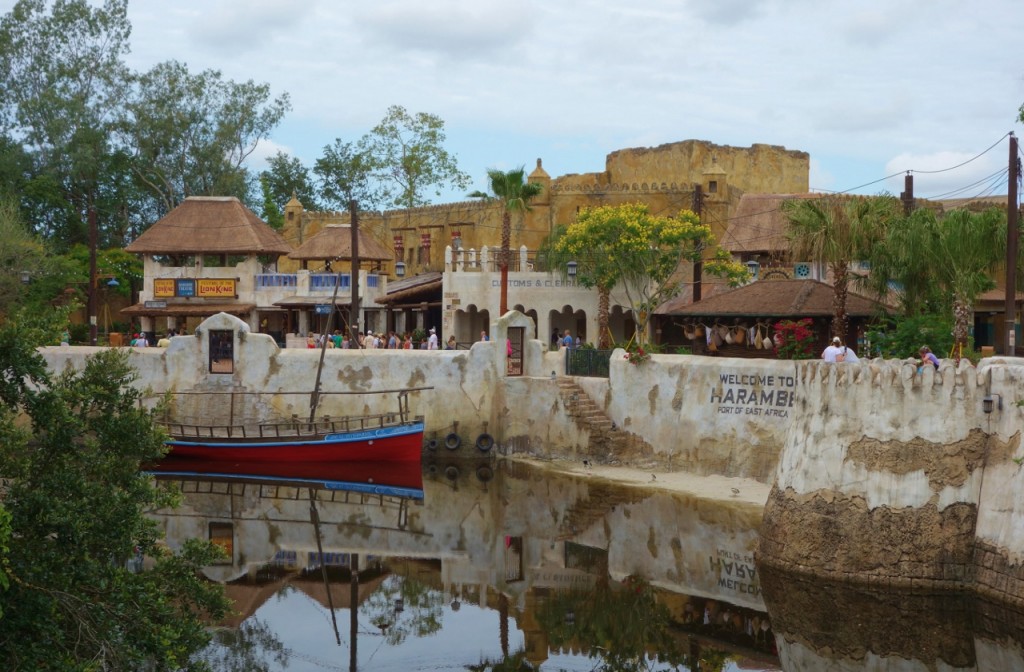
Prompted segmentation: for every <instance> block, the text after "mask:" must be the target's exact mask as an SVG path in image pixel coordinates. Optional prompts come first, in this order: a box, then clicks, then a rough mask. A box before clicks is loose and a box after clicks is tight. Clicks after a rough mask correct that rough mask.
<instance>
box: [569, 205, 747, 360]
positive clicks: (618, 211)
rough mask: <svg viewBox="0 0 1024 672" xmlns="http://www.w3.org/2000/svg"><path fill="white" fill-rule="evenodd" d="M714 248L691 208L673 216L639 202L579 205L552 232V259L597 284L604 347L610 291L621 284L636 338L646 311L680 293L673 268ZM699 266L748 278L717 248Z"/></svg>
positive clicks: (641, 337)
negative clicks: (570, 217) (573, 217)
mask: <svg viewBox="0 0 1024 672" xmlns="http://www.w3.org/2000/svg"><path fill="white" fill-rule="evenodd" d="M714 247H715V239H714V236H713V235H712V233H711V228H710V227H708V226H706V225H704V224H701V223H700V217H698V216H697V214H696V213H694V212H693V211H691V210H682V211H680V212H679V213H678V214H677V215H676V216H675V217H664V216H658V215H652V214H651V212H650V210H649V208H648V207H647V206H646V205H644V204H642V203H626V204H623V205H606V206H601V207H597V208H587V209H585V210H581V211H580V212H579V213H578V214H577V216H576V221H575V222H573V223H571V224H569V225H568V226H564V225H563V226H559V227H558V228H557V229H556V230H555V232H554V235H553V237H552V243H551V246H550V248H551V253H552V256H553V260H554V261H555V262H556V263H559V265H563V266H564V262H566V261H569V260H572V261H575V262H576V264H577V266H576V269H577V270H576V281H577V282H579V283H580V284H582V285H583V286H584V287H596V288H597V290H598V292H599V293H600V299H599V303H598V317H597V321H598V331H599V333H600V335H599V341H598V345H599V347H608V346H609V345H610V343H609V342H608V340H609V330H608V312H609V304H610V300H609V297H610V293H611V290H612V288H613V287H615V286H616V285H617V284H619V283H621V286H622V287H623V290H624V291H625V294H626V301H627V302H628V303H629V306H630V308H631V309H632V310H633V317H634V319H635V320H636V325H637V339H638V341H639V342H640V343H641V344H642V343H644V342H645V341H646V340H647V339H646V335H647V323H648V321H649V319H650V315H651V312H652V311H653V310H654V308H656V307H657V306H658V305H660V304H661V303H662V302H664V301H666V300H668V299H670V298H672V297H674V296H675V295H676V294H678V293H679V290H680V284H679V281H678V280H677V279H676V277H675V276H676V271H677V269H678V268H679V264H680V263H681V262H683V261H691V262H692V261H697V260H699V259H701V258H702V256H703V250H709V249H712V248H714ZM704 270H705V272H707V273H710V274H712V275H717V276H720V277H725V278H727V279H728V280H729V282H730V284H733V285H736V284H739V283H741V282H743V281H745V280H746V279H747V271H746V269H745V268H744V267H743V266H742V265H741V264H739V263H737V262H735V261H733V260H732V258H731V257H730V256H729V254H728V253H727V252H726V251H725V250H722V249H717V250H716V252H715V253H714V254H713V255H712V256H711V257H710V258H707V259H705V260H704Z"/></svg>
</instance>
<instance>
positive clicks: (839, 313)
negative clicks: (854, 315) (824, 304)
mask: <svg viewBox="0 0 1024 672" xmlns="http://www.w3.org/2000/svg"><path fill="white" fill-rule="evenodd" d="M847 270H848V264H846V262H842V263H838V264H835V265H834V266H833V267H832V275H833V278H832V280H833V282H834V283H835V285H834V290H835V293H834V294H833V295H832V335H833V336H838V337H839V338H841V339H842V341H843V343H846V338H847V334H848V333H849V329H850V318H849V316H848V315H847V314H846V298H847V295H848V294H849V276H848V274H847Z"/></svg>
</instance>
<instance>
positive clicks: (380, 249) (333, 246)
mask: <svg viewBox="0 0 1024 672" xmlns="http://www.w3.org/2000/svg"><path fill="white" fill-rule="evenodd" d="M288 258H289V259H301V260H306V261H309V260H314V259H315V260H325V261H326V260H332V261H333V260H335V259H349V260H351V259H352V227H351V226H343V225H341V224H328V225H327V226H325V227H324V229H323V231H321V232H320V233H318V234H316V235H315V236H313V237H312V238H310V239H309V240H307V241H306V242H304V243H303V244H302V245H301V246H300V247H299V249H297V250H295V251H294V252H291V253H289V254H288ZM394 258H395V253H394V252H392V251H391V250H389V249H387V248H386V247H384V246H383V245H381V244H380V243H378V242H377V241H376V240H375V239H374V238H373V237H371V236H369V235H367V234H366V232H364V231H363V230H362V229H360V230H359V259H360V261H367V260H368V261H393V260H394Z"/></svg>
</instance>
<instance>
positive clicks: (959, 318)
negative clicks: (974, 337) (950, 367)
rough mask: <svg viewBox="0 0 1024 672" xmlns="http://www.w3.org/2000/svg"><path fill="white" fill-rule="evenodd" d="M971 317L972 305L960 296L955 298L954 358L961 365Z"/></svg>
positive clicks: (1008, 352) (1010, 353)
mask: <svg viewBox="0 0 1024 672" xmlns="http://www.w3.org/2000/svg"><path fill="white" fill-rule="evenodd" d="M970 319H971V305H970V304H969V303H967V302H966V301H964V300H963V299H962V298H960V297H956V298H954V299H953V360H954V361H955V362H956V365H957V366H960V357H961V356H962V355H963V349H964V346H966V345H967V326H968V325H969V324H970ZM1006 345H1007V354H1008V355H1010V356H1011V357H1012V356H1013V352H1011V351H1010V350H1009V345H1010V344H1009V343H1007V344H1006Z"/></svg>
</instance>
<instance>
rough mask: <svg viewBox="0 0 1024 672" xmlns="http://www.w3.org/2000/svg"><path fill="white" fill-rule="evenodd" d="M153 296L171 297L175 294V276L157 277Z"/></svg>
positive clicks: (154, 282) (154, 281)
mask: <svg viewBox="0 0 1024 672" xmlns="http://www.w3.org/2000/svg"><path fill="white" fill-rule="evenodd" d="M153 296H157V297H171V296H174V279H173V278H156V279H155V280H153Z"/></svg>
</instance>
